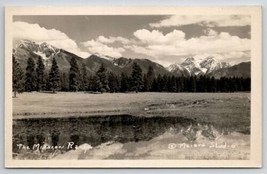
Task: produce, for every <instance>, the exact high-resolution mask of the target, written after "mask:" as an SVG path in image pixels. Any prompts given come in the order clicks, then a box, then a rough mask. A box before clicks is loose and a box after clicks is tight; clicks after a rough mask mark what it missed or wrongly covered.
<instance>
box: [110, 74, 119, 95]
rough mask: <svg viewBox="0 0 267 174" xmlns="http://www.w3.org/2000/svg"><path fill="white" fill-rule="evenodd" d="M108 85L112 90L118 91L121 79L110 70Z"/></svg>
mask: <svg viewBox="0 0 267 174" xmlns="http://www.w3.org/2000/svg"><path fill="white" fill-rule="evenodd" d="M108 86H109V89H110V92H118V91H119V86H120V85H119V79H118V77H117V76H116V75H115V74H114V73H112V72H110V73H109V75H108Z"/></svg>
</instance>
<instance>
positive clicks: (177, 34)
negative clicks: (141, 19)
mask: <svg viewBox="0 0 267 174" xmlns="http://www.w3.org/2000/svg"><path fill="white" fill-rule="evenodd" d="M133 35H134V36H135V37H136V38H137V39H139V40H140V41H142V42H143V43H148V44H172V43H173V42H175V41H176V40H177V39H178V40H181V39H184V38H185V33H184V32H183V31H180V30H173V31H172V32H170V33H168V34H166V35H164V34H163V33H162V32H160V31H159V30H152V31H149V30H147V29H141V30H137V31H135V32H134V33H133Z"/></svg>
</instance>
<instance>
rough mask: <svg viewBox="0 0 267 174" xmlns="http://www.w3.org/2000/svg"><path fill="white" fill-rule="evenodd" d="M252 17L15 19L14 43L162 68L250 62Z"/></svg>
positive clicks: (71, 17)
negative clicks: (193, 61)
mask: <svg viewBox="0 0 267 174" xmlns="http://www.w3.org/2000/svg"><path fill="white" fill-rule="evenodd" d="M250 23H251V19H250V16H230V15H227V16H225V15H224V16H190V15H187V16H166V15H160V16H159V15H149V16H141V15H135V16H127V15H125V16H116V15H112V16H14V18H13V31H14V34H13V41H14V43H17V41H18V40H21V39H28V40H32V41H35V42H37V43H41V42H47V43H49V44H52V45H54V46H56V47H58V48H63V49H66V50H68V51H70V52H73V53H75V54H77V55H79V56H81V57H83V58H86V57H88V56H90V55H91V54H95V53H98V54H101V55H108V56H112V57H121V56H123V57H128V58H148V59H150V60H152V61H155V62H158V63H160V64H162V65H163V66H168V65H170V64H172V63H177V62H178V63H179V62H182V61H183V60H184V59H185V58H188V57H192V56H193V57H195V58H204V57H207V56H214V57H215V58H216V59H218V60H221V61H225V62H229V63H231V64H236V63H239V62H242V61H248V60H250Z"/></svg>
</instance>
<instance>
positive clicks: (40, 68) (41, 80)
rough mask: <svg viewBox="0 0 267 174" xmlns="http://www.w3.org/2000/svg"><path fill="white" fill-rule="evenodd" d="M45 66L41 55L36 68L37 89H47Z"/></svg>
mask: <svg viewBox="0 0 267 174" xmlns="http://www.w3.org/2000/svg"><path fill="white" fill-rule="evenodd" d="M44 71H45V66H44V63H43V60H42V58H41V56H39V57H38V61H37V68H36V90H37V91H41V90H44V89H45V77H44V75H45V73H44Z"/></svg>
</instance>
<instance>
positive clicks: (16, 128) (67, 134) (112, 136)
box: [13, 115, 197, 152]
mask: <svg viewBox="0 0 267 174" xmlns="http://www.w3.org/2000/svg"><path fill="white" fill-rule="evenodd" d="M190 125H197V123H196V121H194V120H192V119H187V118H181V117H149V118H148V117H137V116H130V115H119V116H94V117H78V118H33V119H19V120H14V121H13V152H18V150H19V148H18V146H17V144H23V145H27V146H29V147H30V149H32V147H33V146H34V144H39V145H40V146H42V145H44V144H48V145H51V146H62V145H66V143H67V142H73V143H74V146H72V148H74V147H75V145H81V144H83V143H87V144H90V145H91V146H97V145H99V144H102V143H105V142H108V141H117V142H120V143H126V142H129V141H132V142H138V141H148V140H150V139H152V138H154V137H157V136H159V135H161V134H163V133H164V132H165V131H166V130H168V129H170V128H172V129H173V130H175V131H179V130H181V129H183V128H186V127H188V126H190Z"/></svg>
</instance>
